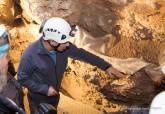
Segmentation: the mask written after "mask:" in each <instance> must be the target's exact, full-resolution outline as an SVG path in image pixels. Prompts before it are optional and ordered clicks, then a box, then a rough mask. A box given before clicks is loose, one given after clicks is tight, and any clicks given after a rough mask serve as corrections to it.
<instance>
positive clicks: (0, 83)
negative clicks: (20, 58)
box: [0, 54, 9, 92]
mask: <svg viewBox="0 0 165 114" xmlns="http://www.w3.org/2000/svg"><path fill="white" fill-rule="evenodd" d="M8 61H9V57H8V54H5V55H4V56H3V57H2V58H0V92H1V90H2V89H3V87H4V86H5V85H6V83H7V71H8Z"/></svg>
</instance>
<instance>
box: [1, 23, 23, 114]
mask: <svg viewBox="0 0 165 114" xmlns="http://www.w3.org/2000/svg"><path fill="white" fill-rule="evenodd" d="M9 38H10V35H9V33H8V32H7V31H6V28H5V27H4V26H0V114H15V113H16V112H19V113H20V114H24V112H23V110H22V109H21V108H19V107H18V106H17V105H20V102H19V98H21V96H20V93H21V87H20V86H19V83H18V82H17V81H16V80H15V79H14V78H13V76H11V75H10V73H9V72H8V71H9V70H8V69H9V68H8V65H9V58H8V50H9V48H10V45H9ZM11 71H13V67H12V70H11ZM21 101H22V100H21ZM15 103H17V105H16V104H15Z"/></svg>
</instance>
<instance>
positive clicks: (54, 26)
mask: <svg viewBox="0 0 165 114" xmlns="http://www.w3.org/2000/svg"><path fill="white" fill-rule="evenodd" d="M42 26H43V28H42V27H41V29H42V31H41V32H43V34H44V35H43V39H44V40H53V41H56V42H57V43H65V42H67V41H69V39H70V37H71V35H70V33H71V31H72V29H71V26H70V24H69V23H68V22H67V21H65V20H64V19H62V18H59V17H53V18H50V19H48V20H46V21H45V23H44V25H42Z"/></svg>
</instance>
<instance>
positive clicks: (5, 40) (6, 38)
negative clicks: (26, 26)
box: [0, 32, 10, 46]
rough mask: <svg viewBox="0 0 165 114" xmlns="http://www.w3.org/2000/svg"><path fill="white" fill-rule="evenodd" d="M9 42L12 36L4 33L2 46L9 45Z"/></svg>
mask: <svg viewBox="0 0 165 114" xmlns="http://www.w3.org/2000/svg"><path fill="white" fill-rule="evenodd" d="M9 40H10V34H9V33H8V32H4V33H3V34H2V35H1V36H0V46H2V45H4V44H9Z"/></svg>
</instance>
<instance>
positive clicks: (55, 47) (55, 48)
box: [48, 41, 61, 51]
mask: <svg viewBox="0 0 165 114" xmlns="http://www.w3.org/2000/svg"><path fill="white" fill-rule="evenodd" d="M48 43H49V45H50V46H51V47H52V48H53V49H54V51H58V50H57V49H58V47H59V46H60V45H61V44H60V43H59V44H58V45H57V46H52V44H51V43H50V41H48Z"/></svg>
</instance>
